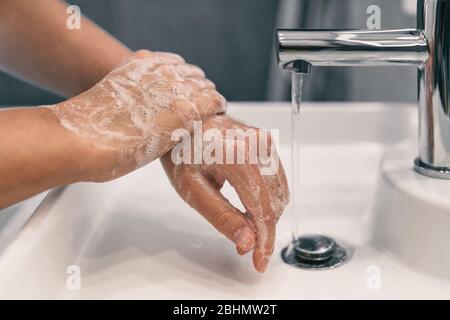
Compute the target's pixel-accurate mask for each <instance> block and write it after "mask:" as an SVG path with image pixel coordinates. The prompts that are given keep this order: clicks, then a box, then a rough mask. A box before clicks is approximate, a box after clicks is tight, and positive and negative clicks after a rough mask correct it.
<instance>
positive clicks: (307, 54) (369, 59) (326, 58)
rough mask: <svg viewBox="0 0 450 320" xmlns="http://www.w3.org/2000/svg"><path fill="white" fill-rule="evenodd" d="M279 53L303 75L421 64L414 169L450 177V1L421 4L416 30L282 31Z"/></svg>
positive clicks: (426, 0)
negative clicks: (328, 68) (327, 70)
mask: <svg viewBox="0 0 450 320" xmlns="http://www.w3.org/2000/svg"><path fill="white" fill-rule="evenodd" d="M277 51H278V52H277V56H278V64H279V66H281V67H282V68H284V69H287V70H291V71H294V72H301V73H309V72H310V70H311V66H381V65H413V66H417V68H418V104H419V156H418V157H417V158H416V159H415V161H414V165H415V166H414V167H415V170H416V171H417V172H419V173H421V174H424V175H426V176H429V177H433V178H441V179H450V0H418V3H417V28H416V29H401V30H367V31H366V30H354V31H351V30H345V31H340V30H321V31H306V30H305V31H304V30H278V31H277Z"/></svg>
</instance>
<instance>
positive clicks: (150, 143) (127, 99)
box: [48, 50, 226, 181]
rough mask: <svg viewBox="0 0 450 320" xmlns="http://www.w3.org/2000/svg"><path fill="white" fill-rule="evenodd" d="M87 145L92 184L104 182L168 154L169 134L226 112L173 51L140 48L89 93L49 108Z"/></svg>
mask: <svg viewBox="0 0 450 320" xmlns="http://www.w3.org/2000/svg"><path fill="white" fill-rule="evenodd" d="M48 108H49V110H51V111H52V112H53V113H54V114H55V115H56V116H57V117H58V119H59V121H60V123H61V124H62V125H63V126H64V127H65V128H66V129H68V130H70V131H71V132H73V133H74V134H77V135H78V136H79V137H80V138H81V139H83V140H84V141H85V143H86V145H88V146H89V147H88V148H89V149H90V151H89V154H90V155H92V156H91V158H92V159H91V165H90V167H91V168H92V172H91V173H90V175H88V177H89V178H88V180H90V181H107V180H111V179H113V178H116V177H119V176H121V175H124V174H126V173H128V172H131V171H133V170H134V169H136V168H139V167H141V166H143V165H145V164H147V163H149V162H151V161H153V160H154V159H157V158H159V157H160V156H161V155H163V154H164V153H166V152H167V151H169V150H170V149H171V148H172V147H173V146H174V144H175V142H174V141H172V140H171V134H172V132H173V131H174V130H175V129H177V128H185V129H187V130H189V131H190V130H192V127H193V122H194V121H196V120H205V119H207V118H209V117H210V116H212V115H215V114H218V113H222V112H224V111H225V109H226V101H225V99H224V98H223V97H222V96H221V95H220V94H219V93H218V92H217V91H216V90H215V86H214V84H213V83H212V82H211V81H209V80H208V79H206V78H205V74H204V73H203V71H202V70H201V69H199V68H198V67H196V66H193V65H190V64H187V63H186V62H185V61H184V60H183V58H181V57H180V56H178V55H175V54H171V53H160V52H149V51H146V50H141V51H138V52H136V53H135V54H133V55H132V56H131V57H130V58H129V59H127V60H126V61H124V62H123V63H122V64H120V65H119V66H118V67H116V68H115V69H114V70H113V71H112V72H111V73H110V74H108V75H107V76H106V77H105V78H104V79H103V80H101V81H100V82H99V83H98V84H96V85H95V86H94V87H92V88H91V89H89V90H88V91H86V92H84V93H82V94H80V95H78V96H76V97H74V98H71V99H69V100H67V101H65V102H63V103H61V104H57V105H55V106H50V107H48Z"/></svg>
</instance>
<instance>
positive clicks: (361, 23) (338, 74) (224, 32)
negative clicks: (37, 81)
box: [0, 0, 415, 105]
mask: <svg viewBox="0 0 450 320" xmlns="http://www.w3.org/2000/svg"><path fill="white" fill-rule="evenodd" d="M404 1H407V2H408V1H409V2H411V1H413V2H415V0H404ZM404 1H402V0H370V1H369V0H279V1H276V0H245V1H242V0H226V1H223V0H189V1H183V0H169V1H168V0H114V1H111V0H95V1H92V0H71V1H69V2H70V3H73V4H77V5H79V6H80V7H81V10H82V12H83V13H84V14H85V15H87V16H88V17H90V18H91V19H92V20H94V21H96V22H97V23H98V24H100V25H101V26H102V27H103V28H105V29H106V30H107V31H109V32H111V33H112V34H113V35H114V36H116V37H118V38H119V39H120V40H121V41H123V42H124V43H125V44H126V45H128V46H129V47H130V48H132V49H138V48H148V49H150V50H163V51H174V52H178V53H180V54H181V55H183V56H184V57H185V58H186V59H187V60H188V61H189V62H192V63H195V64H198V65H200V66H201V67H202V68H203V69H204V70H205V71H206V73H207V74H208V76H209V77H210V78H211V79H212V80H213V81H215V82H216V84H217V85H218V88H219V89H220V91H221V92H222V93H223V94H224V95H225V96H226V97H227V98H228V99H229V100H266V99H270V100H285V99H288V91H289V90H288V82H287V80H286V74H285V73H283V72H280V71H279V70H276V68H275V67H274V63H275V62H274V57H273V54H272V50H273V39H274V38H273V36H274V29H275V27H276V26H284V27H303V28H366V19H367V14H366V9H367V6H368V5H369V4H377V5H379V6H380V7H381V9H382V26H383V27H385V28H389V27H405V26H414V25H415V18H414V16H413V14H414V12H411V13H410V14H406V13H405V11H404V10H403V8H404ZM42 3H45V2H42ZM289 3H290V4H289ZM286 4H288V5H287V8H284V10H285V11H286V12H291V15H292V13H293V12H296V14H295V15H294V16H292V17H290V18H289V19H287V18H285V17H283V15H282V14H280V10H281V9H280V7H282V6H283V5H284V6H285V7H286ZM290 6H293V7H298V8H297V9H298V10H297V11H295V10H294V9H293V8H292V7H290ZM408 7H409V10H411V7H412V8H414V7H415V6H414V5H413V6H411V5H409V6H408ZM59 99H60V98H59V97H57V96H54V95H52V94H49V93H47V92H44V91H42V90H39V89H37V88H35V87H33V86H31V85H28V84H25V83H23V82H21V81H19V80H15V79H13V78H11V77H10V76H8V75H5V74H2V73H0V105H30V104H31V105H36V104H48V103H53V102H56V101H58V100H59ZM306 99H307V100H369V101H370V100H376V101H378V100H387V101H413V100H414V99H415V70H413V68H402V69H392V68H379V69H366V68H364V69H353V68H351V69H343V68H339V69H338V68H330V69H323V68H322V69H317V70H314V73H313V74H312V75H311V77H310V79H309V81H308V84H307V88H306Z"/></svg>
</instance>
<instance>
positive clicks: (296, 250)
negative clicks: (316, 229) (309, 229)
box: [281, 235, 347, 270]
mask: <svg viewBox="0 0 450 320" xmlns="http://www.w3.org/2000/svg"><path fill="white" fill-rule="evenodd" d="M281 256H282V258H283V260H284V262H286V263H287V264H290V265H293V266H296V267H298V268H302V269H316V270H320V269H332V268H336V267H338V266H340V265H341V264H343V263H344V262H345V260H346V259H347V252H346V251H345V249H344V248H343V247H341V246H340V245H339V244H337V243H336V241H334V240H333V239H332V238H330V237H327V236H323V235H306V236H301V237H299V238H297V239H295V240H294V241H293V242H292V243H291V244H290V245H289V246H288V247H286V248H284V249H283V251H282V252H281Z"/></svg>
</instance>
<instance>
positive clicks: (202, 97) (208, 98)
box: [191, 89, 227, 119]
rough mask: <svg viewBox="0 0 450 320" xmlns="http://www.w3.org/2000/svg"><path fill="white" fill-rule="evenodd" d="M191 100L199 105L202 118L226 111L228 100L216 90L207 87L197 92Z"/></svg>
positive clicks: (198, 108)
mask: <svg viewBox="0 0 450 320" xmlns="http://www.w3.org/2000/svg"><path fill="white" fill-rule="evenodd" d="M191 101H192V102H193V103H194V104H195V106H196V107H197V110H198V112H199V114H200V117H201V118H202V119H207V118H209V117H211V116H213V115H215V114H218V113H224V112H225V111H226V109H227V101H226V100H225V98H224V97H223V96H222V95H221V94H220V93H218V92H217V91H216V90H212V89H205V90H202V91H199V92H197V93H195V94H194V95H193V96H192V98H191Z"/></svg>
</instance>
